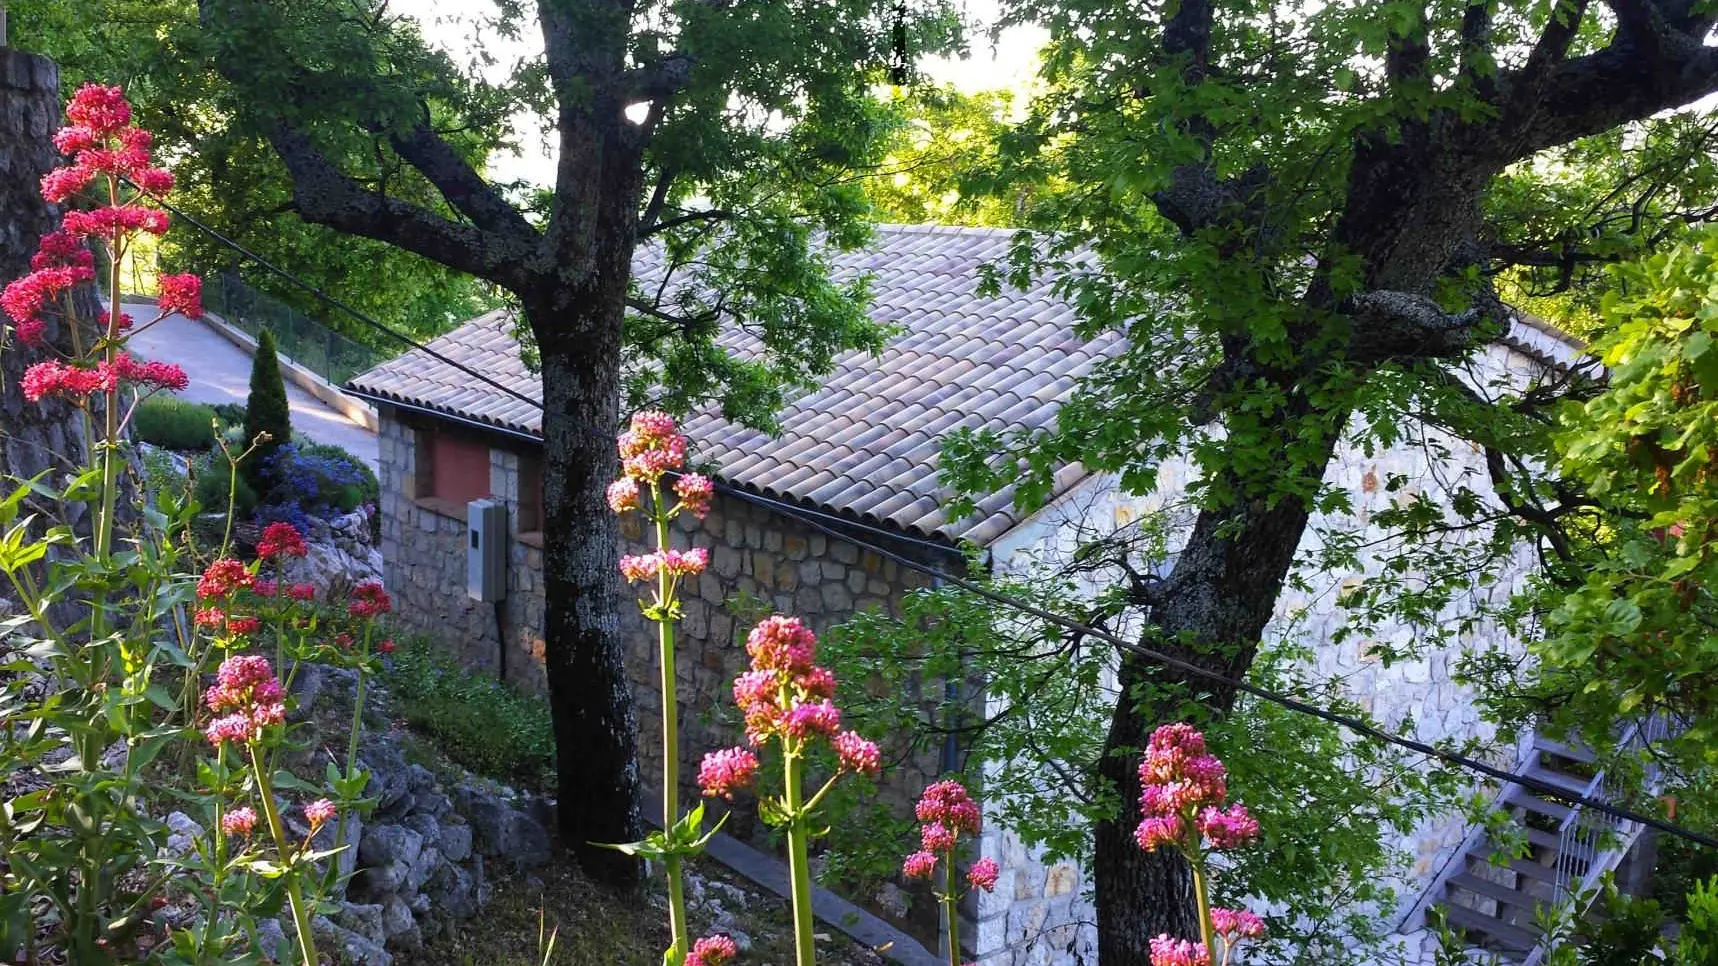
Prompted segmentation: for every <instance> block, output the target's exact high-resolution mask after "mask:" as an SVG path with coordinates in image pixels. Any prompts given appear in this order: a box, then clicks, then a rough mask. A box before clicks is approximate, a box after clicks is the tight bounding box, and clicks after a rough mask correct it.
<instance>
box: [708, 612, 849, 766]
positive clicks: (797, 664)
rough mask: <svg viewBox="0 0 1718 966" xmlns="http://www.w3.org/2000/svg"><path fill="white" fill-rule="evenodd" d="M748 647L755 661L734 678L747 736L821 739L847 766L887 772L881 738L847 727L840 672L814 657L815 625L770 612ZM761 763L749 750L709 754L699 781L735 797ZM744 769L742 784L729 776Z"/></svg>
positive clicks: (799, 741)
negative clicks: (839, 701) (839, 703)
mask: <svg viewBox="0 0 1718 966" xmlns="http://www.w3.org/2000/svg"><path fill="white" fill-rule="evenodd" d="M746 652H747V653H748V654H749V655H750V656H751V659H752V666H751V670H749V671H746V672H744V673H742V674H741V675H740V676H739V677H736V678H735V679H734V703H735V704H738V705H739V706H740V711H741V712H742V713H743V714H744V715H745V719H746V739H747V740H748V741H750V742H751V744H752V745H753V747H762V746H763V745H764V744H765V743H766V742H768V741H769V740H770V739H772V738H779V739H781V740H782V741H784V742H789V743H791V744H793V745H795V746H803V745H804V744H806V743H809V742H811V741H812V740H814V739H821V740H824V741H828V742H830V744H831V745H832V746H833V747H834V749H835V755H836V758H837V760H838V761H839V763H840V767H841V770H842V771H849V772H854V773H856V774H861V775H867V776H871V777H875V776H876V775H878V774H879V773H880V772H881V771H882V769H883V755H882V752H881V751H879V750H878V748H877V746H876V744H875V743H873V742H871V741H869V740H867V739H866V738H864V737H863V736H861V735H859V734H857V733H856V732H852V731H843V730H841V711H840V709H839V708H837V707H836V706H835V702H834V701H833V700H832V699H833V698H834V697H835V675H833V674H831V673H829V669H828V668H823V667H818V666H817V665H816V664H815V663H814V662H815V661H816V660H817V637H816V635H814V634H812V632H811V628H809V627H806V626H805V623H804V622H803V621H801V620H800V619H799V618H797V617H782V616H780V615H779V614H778V615H775V616H772V617H767V618H765V619H764V620H763V621H762V622H760V623H759V624H758V626H756V627H754V628H752V632H751V633H750V634H749V635H747V637H746ZM748 763H749V770H745V768H746V766H747V764H748ZM736 768H739V769H741V770H740V771H736ZM756 768H757V759H756V757H755V756H753V755H752V753H751V752H750V751H747V750H746V749H743V748H731V749H728V750H726V751H717V752H712V753H711V754H709V755H706V756H705V757H704V764H703V767H701V768H700V769H699V783H700V784H701V785H703V786H704V789H705V794H706V795H732V793H733V792H734V791H735V790H736V789H738V788H742V787H745V785H746V784H749V783H750V781H751V779H752V777H753V776H754V775H755V773H756ZM742 774H743V778H744V780H743V781H742V782H740V783H738V784H735V783H734V781H732V780H730V777H731V776H732V777H739V776H741V775H742ZM706 775H708V776H709V778H710V779H711V780H710V781H708V782H706V781H705V776H706Z"/></svg>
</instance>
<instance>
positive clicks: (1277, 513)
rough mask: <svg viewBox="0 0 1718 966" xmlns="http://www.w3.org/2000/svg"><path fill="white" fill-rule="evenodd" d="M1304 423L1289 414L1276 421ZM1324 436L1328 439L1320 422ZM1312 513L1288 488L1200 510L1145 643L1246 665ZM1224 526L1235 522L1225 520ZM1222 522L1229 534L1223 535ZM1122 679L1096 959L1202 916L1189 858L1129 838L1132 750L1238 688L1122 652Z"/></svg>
mask: <svg viewBox="0 0 1718 966" xmlns="http://www.w3.org/2000/svg"><path fill="white" fill-rule="evenodd" d="M1320 415H1321V417H1322V418H1321V419H1320V421H1321V422H1325V424H1326V425H1329V424H1330V420H1333V419H1336V420H1337V421H1338V424H1339V419H1338V418H1337V417H1334V416H1330V415H1328V414H1320ZM1306 424H1307V421H1306V420H1302V421H1299V422H1298V423H1290V424H1289V425H1287V426H1285V428H1284V431H1285V432H1287V433H1292V427H1293V426H1294V425H1306ZM1326 438H1330V439H1334V437H1333V436H1330V435H1329V434H1328V433H1326ZM1322 468H1323V467H1322V465H1321V466H1320V470H1321V471H1322ZM1309 516H1310V515H1309V512H1308V509H1307V507H1306V506H1305V505H1304V504H1303V503H1301V502H1300V501H1299V500H1296V499H1292V498H1285V499H1282V500H1280V501H1279V502H1277V503H1276V504H1275V505H1274V506H1269V507H1267V506H1265V505H1264V504H1263V503H1262V502H1248V503H1242V504H1239V505H1235V506H1230V507H1225V508H1221V509H1215V510H1212V509H1207V510H1205V511H1203V512H1201V513H1200V514H1199V518H1198V520H1197V521H1196V522H1195V523H1194V526H1193V533H1192V536H1191V537H1189V539H1188V542H1187V546H1186V548H1185V549H1184V550H1183V551H1182V552H1181V555H1180V557H1179V558H1178V559H1177V560H1176V563H1175V568H1174V570H1173V572H1172V573H1171V574H1170V576H1169V578H1168V584H1169V586H1170V587H1172V588H1173V592H1172V593H1171V594H1170V595H1169V599H1168V600H1166V601H1165V602H1163V603H1162V604H1159V605H1158V606H1156V607H1154V608H1152V611H1151V615H1150V618H1151V625H1152V628H1151V630H1150V631H1148V633H1147V635H1146V637H1145V638H1144V640H1143V641H1142V643H1143V644H1145V645H1146V646H1149V647H1152V648H1154V649H1157V650H1161V651H1165V652H1167V653H1169V654H1172V655H1174V656H1176V657H1179V658H1182V659H1184V660H1188V661H1191V662H1193V663H1196V664H1198V665H1199V666H1201V667H1205V668H1209V669H1210V670H1213V671H1216V672H1218V673H1219V674H1222V675H1224V676H1225V677H1230V678H1238V677H1242V676H1244V675H1245V674H1246V673H1247V669H1248V668H1249V667H1250V666H1251V665H1252V662H1253V657H1254V655H1255V654H1256V653H1257V651H1258V642H1259V636H1260V634H1261V633H1262V632H1263V631H1264V628H1265V624H1266V623H1268V622H1269V621H1270V619H1271V615H1272V613H1273V612H1274V610H1275V606H1276V600H1277V595H1278V593H1280V592H1281V590H1282V585H1283V581H1284V580H1285V578H1286V577H1287V576H1288V572H1289V567H1290V566H1291V565H1292V564H1293V562H1294V554H1295V549H1296V548H1297V547H1298V546H1299V545H1300V539H1301V535H1302V533H1304V532H1305V530H1306V525H1307V521H1308V519H1309ZM1231 527H1235V528H1237V529H1236V530H1233V531H1228V528H1231ZM1226 531H1228V532H1233V533H1234V534H1235V535H1234V536H1232V537H1227V536H1223V535H1222V534H1223V533H1224V532H1226ZM1177 641H1182V642H1185V643H1182V644H1177V643H1175V642H1177ZM1119 685H1120V693H1121V695H1122V697H1121V698H1120V699H1119V700H1118V701H1117V703H1116V710H1115V715H1114V717H1113V718H1112V719H1111V721H1110V730H1109V734H1108V736H1107V737H1106V738H1105V741H1104V759H1103V762H1102V764H1101V766H1100V771H1101V773H1102V774H1103V776H1104V777H1105V778H1106V779H1108V780H1109V781H1110V782H1113V783H1114V785H1115V787H1116V788H1117V790H1118V791H1119V792H1120V794H1121V798H1122V813H1121V815H1120V816H1119V817H1118V818H1116V819H1115V820H1113V821H1107V822H1100V823H1098V826H1097V828H1096V830H1095V840H1094V845H1095V863H1094V865H1095V868H1094V874H1095V877H1096V883H1097V914H1098V961H1099V962H1100V963H1103V964H1105V966H1111V964H1123V966H1141V964H1144V963H1148V962H1150V961H1151V954H1150V948H1149V944H1150V941H1151V939H1152V937H1154V936H1157V935H1160V934H1164V933H1167V934H1169V935H1171V936H1174V937H1177V938H1182V939H1197V938H1198V936H1199V924H1198V918H1197V914H1196V912H1195V907H1194V904H1193V893H1192V877H1191V876H1190V874H1189V871H1188V868H1187V863H1186V861H1185V860H1183V859H1182V858H1181V857H1180V855H1179V854H1176V853H1174V852H1171V851H1169V850H1164V849H1159V850H1158V851H1156V852H1154V853H1151V854H1147V853H1145V852H1143V851H1142V850H1141V849H1140V848H1139V846H1138V845H1137V844H1136V843H1135V842H1134V839H1133V832H1134V829H1135V828H1137V827H1138V825H1139V822H1140V809H1139V773H1138V768H1139V752H1140V750H1141V749H1143V748H1144V747H1145V744H1146V740H1147V739H1148V738H1149V737H1150V735H1151V732H1152V730H1153V729H1154V728H1156V727H1157V726H1158V725H1161V724H1167V723H1169V722H1171V721H1176V720H1182V718H1181V717H1180V716H1181V715H1183V714H1184V713H1185V708H1186V707H1187V704H1188V702H1189V701H1190V700H1191V701H1197V702H1198V703H1199V704H1200V705H1202V706H1203V707H1204V708H1206V709H1208V712H1209V713H1212V714H1222V713H1226V712H1227V711H1228V710H1229V708H1230V707H1231V706H1232V705H1233V703H1234V698H1235V694H1234V691H1233V689H1230V688H1218V687H1214V686H1213V685H1212V683H1211V682H1210V681H1207V680H1204V679H1200V678H1194V677H1192V676H1189V675H1185V674H1182V673H1180V672H1174V671H1169V670H1166V669H1163V668H1161V667H1159V666H1156V665H1153V664H1152V663H1151V662H1149V661H1147V660H1144V659H1142V658H1137V657H1134V656H1132V655H1124V656H1123V659H1122V662H1121V668H1120V680H1119ZM1195 723H1196V724H1197V722H1195Z"/></svg>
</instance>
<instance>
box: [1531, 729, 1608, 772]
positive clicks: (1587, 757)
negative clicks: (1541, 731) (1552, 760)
mask: <svg viewBox="0 0 1718 966" xmlns="http://www.w3.org/2000/svg"><path fill="white" fill-rule="evenodd" d="M1533 747H1534V749H1536V750H1538V751H1543V752H1545V753H1547V754H1551V755H1556V756H1557V757H1558V758H1567V759H1569V760H1570V761H1578V762H1581V763H1583V764H1587V765H1590V764H1592V763H1593V762H1595V761H1598V756H1597V755H1594V754H1593V753H1592V752H1591V751H1589V750H1587V749H1585V748H1581V747H1577V746H1575V745H1567V744H1564V743H1563V742H1561V741H1552V740H1551V739H1550V738H1547V737H1545V736H1544V735H1535V736H1534V738H1533Z"/></svg>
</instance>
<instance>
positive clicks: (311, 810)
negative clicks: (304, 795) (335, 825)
mask: <svg viewBox="0 0 1718 966" xmlns="http://www.w3.org/2000/svg"><path fill="white" fill-rule="evenodd" d="M336 814H338V813H337V811H336V809H335V808H334V803H333V802H331V801H329V800H328V799H326V798H319V799H317V800H316V801H314V802H311V803H310V804H309V805H306V806H304V820H305V821H306V822H309V823H310V834H312V835H315V834H316V830H317V829H319V828H321V827H322V826H324V825H326V824H328V823H329V822H331V821H333V820H334V816H335V815H336Z"/></svg>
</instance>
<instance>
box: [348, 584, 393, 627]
mask: <svg viewBox="0 0 1718 966" xmlns="http://www.w3.org/2000/svg"><path fill="white" fill-rule="evenodd" d="M393 609H394V600H393V598H392V597H389V596H388V592H387V591H386V590H384V589H382V583H381V581H379V580H366V581H364V582H363V583H361V584H359V585H358V586H356V587H354V588H352V601H351V603H349V604H347V605H346V612H347V613H348V614H351V615H352V616H353V617H356V618H359V619H360V620H373V619H375V618H376V617H379V616H381V615H383V614H386V613H389V612H390V611H392V610H393Z"/></svg>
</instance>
